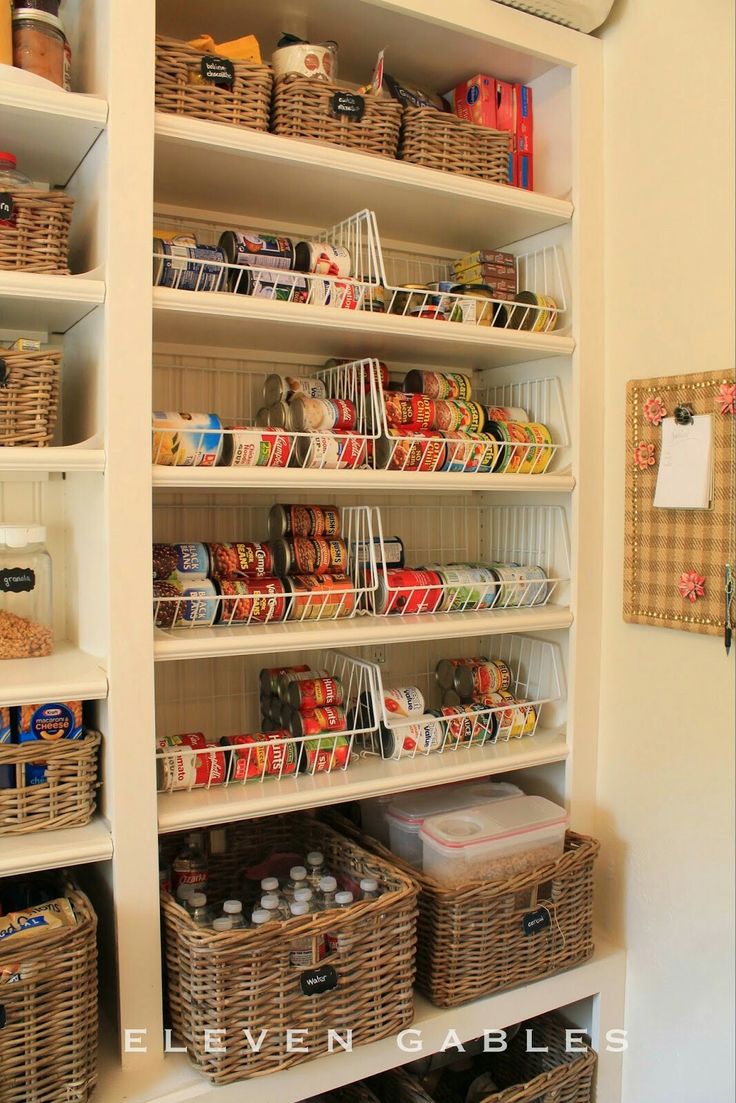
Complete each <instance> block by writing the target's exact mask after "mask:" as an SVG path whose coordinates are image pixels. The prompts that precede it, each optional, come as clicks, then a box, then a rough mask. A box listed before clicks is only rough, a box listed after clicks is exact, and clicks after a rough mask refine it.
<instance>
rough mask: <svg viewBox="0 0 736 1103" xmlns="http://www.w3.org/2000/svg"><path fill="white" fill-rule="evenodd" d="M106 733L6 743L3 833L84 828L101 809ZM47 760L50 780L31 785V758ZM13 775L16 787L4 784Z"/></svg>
mask: <svg viewBox="0 0 736 1103" xmlns="http://www.w3.org/2000/svg"><path fill="white" fill-rule="evenodd" d="M101 739H102V737H101V736H100V734H99V732H87V734H86V735H85V736H84V737H83V738H82V739H60V740H59V741H58V742H57V743H44V744H43V745H42V746H40V745H39V744H38V743H37V742H35V743H20V744H18V743H14V744H10V743H0V835H27V834H29V833H30V832H31V831H45V830H48V829H50V828H51V829H56V828H59V827H81V826H82V825H83V824H85V823H89V821H90V818H91V816H92V813H93V812H94V810H95V792H96V789H97V755H98V752H99V747H100V742H101ZM39 761H42V762H46V763H47V766H46V781H45V782H43V783H41V784H40V785H26V783H25V772H26V771H25V768H26V765H27V764H28V763H30V762H39ZM8 778H9V780H10V784H11V786H12V788H3V781H4V780H7V779H8Z"/></svg>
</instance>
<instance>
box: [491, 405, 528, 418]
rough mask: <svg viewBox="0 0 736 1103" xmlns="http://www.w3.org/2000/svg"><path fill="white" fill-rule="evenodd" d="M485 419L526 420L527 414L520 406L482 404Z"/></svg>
mask: <svg viewBox="0 0 736 1103" xmlns="http://www.w3.org/2000/svg"><path fill="white" fill-rule="evenodd" d="M483 409H484V410H485V415H486V421H528V420H529V415H528V414H527V412H526V410H522V408H521V407H520V406H484V407H483Z"/></svg>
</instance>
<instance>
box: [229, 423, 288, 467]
mask: <svg viewBox="0 0 736 1103" xmlns="http://www.w3.org/2000/svg"><path fill="white" fill-rule="evenodd" d="M223 438H224V439H223V443H222V463H223V465H224V466H225V467H288V466H289V460H290V458H291V438H290V437H289V436H288V434H287V433H285V432H282V431H280V430H279V429H278V428H273V429H272V430H271V431H270V432H264V430H263V428H257V427H254V426H252V425H229V426H228V427H227V430H226V432H225V433H224V434H223Z"/></svg>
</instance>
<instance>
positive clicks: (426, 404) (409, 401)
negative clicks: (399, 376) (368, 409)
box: [384, 391, 435, 429]
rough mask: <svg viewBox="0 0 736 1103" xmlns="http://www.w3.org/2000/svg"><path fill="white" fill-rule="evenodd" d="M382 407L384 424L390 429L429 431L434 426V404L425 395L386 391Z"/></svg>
mask: <svg viewBox="0 0 736 1103" xmlns="http://www.w3.org/2000/svg"><path fill="white" fill-rule="evenodd" d="M384 407H385V410H386V424H387V425H388V426H389V427H390V428H392V429H398V428H401V427H404V426H405V427H407V428H409V429H429V428H431V426H433V425H434V421H435V404H434V401H433V400H432V399H431V398H427V397H426V395H423V394H402V393H401V391H386V392H385V394H384Z"/></svg>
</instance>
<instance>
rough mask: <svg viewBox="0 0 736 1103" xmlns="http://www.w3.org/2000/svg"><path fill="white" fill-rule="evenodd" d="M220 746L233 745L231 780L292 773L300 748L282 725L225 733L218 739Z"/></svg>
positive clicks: (280, 775)
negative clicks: (234, 733)
mask: <svg viewBox="0 0 736 1103" xmlns="http://www.w3.org/2000/svg"><path fill="white" fill-rule="evenodd" d="M220 745H221V746H223V747H233V748H236V749H235V750H232V751H230V752H229V753H230V754H231V755H232V761H233V765H232V769H231V771H230V776H231V779H232V780H233V781H247V780H248V779H249V778H254V777H264V776H265V777H283V775H284V774H295V773H296V771H297V761H298V758H299V749H298V747H297V746H296V744H295V742H294V740H293V739H292V737H291V735H290V734H289V732H288V731H287V730H286V729H285V728H277V729H276V730H275V731H272V732H256V733H254V734H252V735H226V736H224V737H223V738H222V739H221V740H220Z"/></svg>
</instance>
